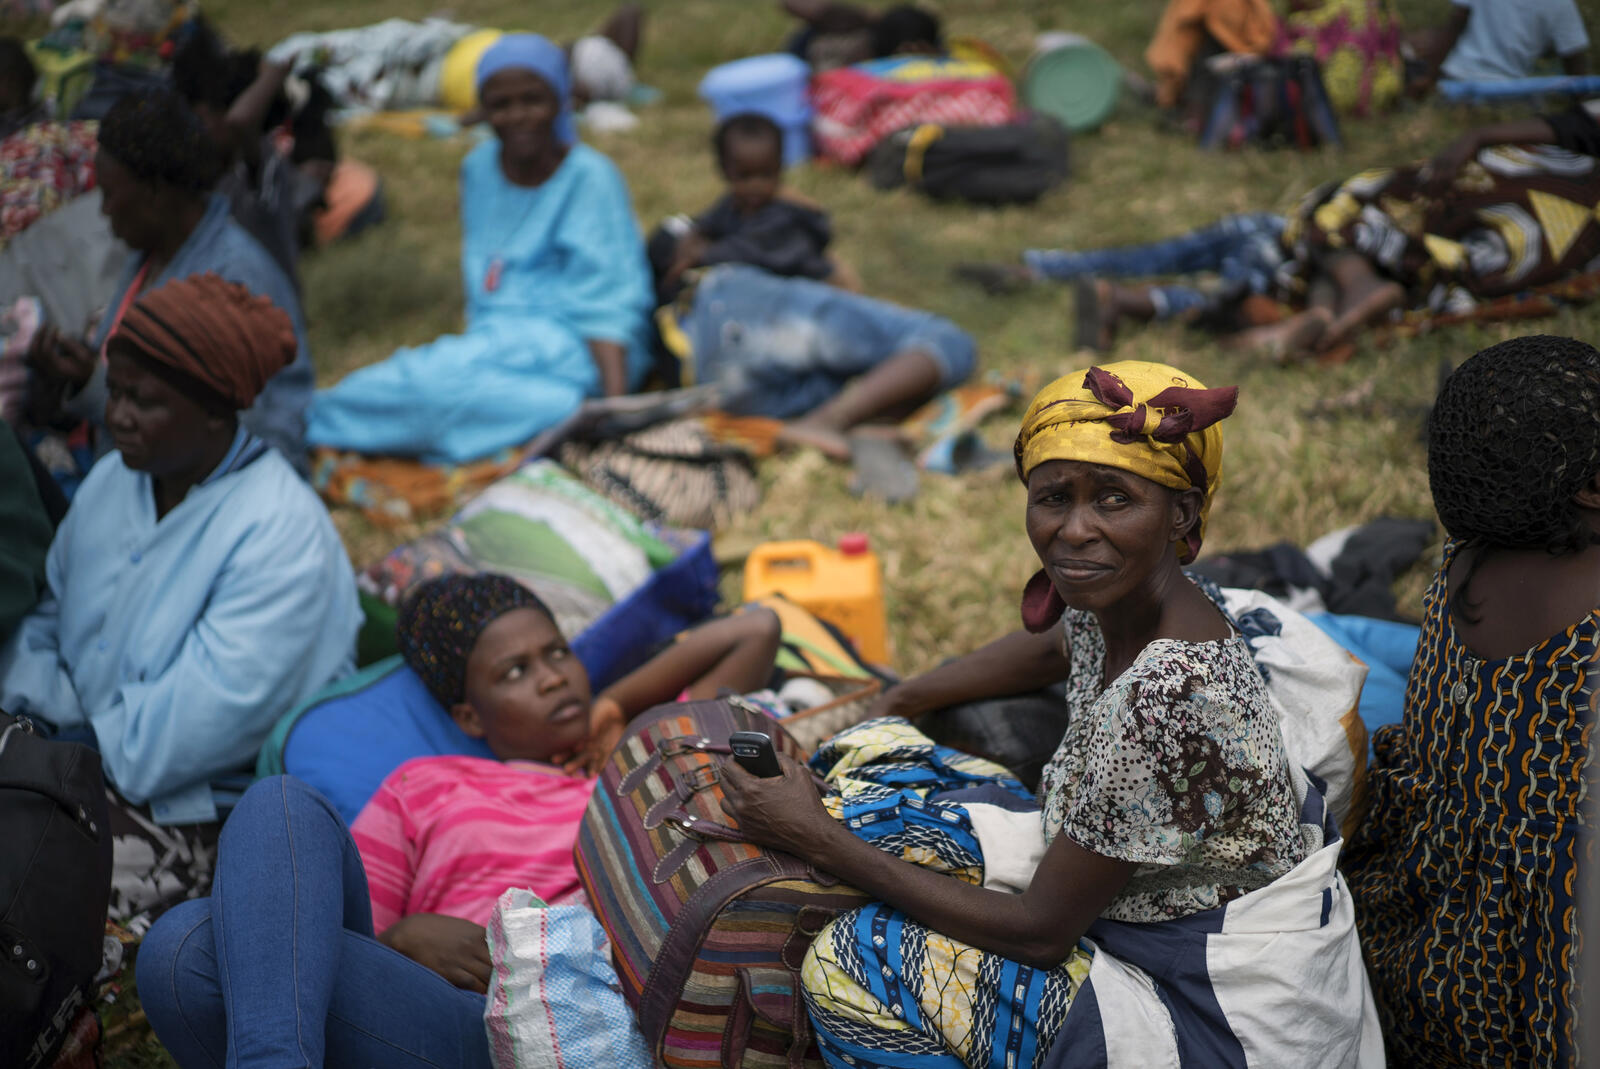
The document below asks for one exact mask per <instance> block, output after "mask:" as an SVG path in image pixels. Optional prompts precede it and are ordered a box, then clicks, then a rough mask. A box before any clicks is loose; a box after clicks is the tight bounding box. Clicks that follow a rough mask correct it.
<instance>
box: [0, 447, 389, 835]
mask: <svg viewBox="0 0 1600 1069" xmlns="http://www.w3.org/2000/svg"><path fill="white" fill-rule="evenodd" d="M46 575H47V578H48V581H49V590H48V592H47V593H46V595H45V597H44V599H43V600H42V601H41V602H40V603H39V605H38V606H37V607H36V608H35V609H34V610H33V612H32V613H30V614H29V615H28V616H27V618H26V619H24V620H23V622H22V625H21V626H20V627H19V628H18V629H17V633H16V634H15V635H14V636H12V639H11V641H10V642H9V643H8V644H7V645H5V646H4V647H0V707H3V708H4V709H5V710H6V711H7V712H10V713H17V714H23V713H25V714H27V715H28V716H30V717H33V718H35V719H38V720H42V721H44V722H45V723H48V724H51V725H53V726H55V727H56V728H58V729H60V730H62V731H64V732H82V731H83V730H85V729H92V730H93V732H94V736H95V738H96V739H97V740H98V744H99V747H100V754H101V757H102V760H103V762H104V765H105V770H106V776H107V778H108V779H109V780H110V781H111V783H112V784H113V785H115V786H116V788H117V789H118V790H119V791H121V792H122V794H123V795H124V796H125V797H126V798H127V799H128V800H129V801H131V802H134V803H138V804H142V803H144V802H146V801H149V802H152V803H153V806H152V808H153V809H154V810H155V811H156V813H157V816H158V818H159V817H160V816H161V814H162V812H163V811H164V809H165V810H168V811H170V810H171V807H172V806H173V804H174V802H175V800H179V799H182V800H183V816H185V817H186V818H187V820H174V821H173V822H187V821H188V820H205V819H215V810H214V808H211V803H212V795H211V790H210V787H209V783H210V782H211V781H212V780H213V779H216V778H217V777H219V776H221V775H223V774H225V773H229V772H233V771H236V770H238V769H240V768H243V767H246V766H248V765H250V764H251V763H252V762H253V761H254V760H255V756H256V751H257V750H259V749H260V747H261V743H262V741H263V740H264V739H265V738H266V735H267V732H268V731H270V730H271V729H272V725H273V724H274V723H276V722H277V720H278V718H279V717H280V716H282V715H283V714H284V713H285V712H287V711H288V710H289V709H290V708H291V707H292V706H295V705H297V704H299V703H300V702H302V701H304V700H305V699H306V698H308V697H310V696H311V695H312V694H314V693H315V692H316V691H318V690H319V689H321V688H322V687H323V686H325V685H326V684H328V683H330V682H332V681H333V680H334V679H336V678H338V677H339V676H342V675H345V674H347V673H349V672H350V671H351V670H352V669H353V667H354V653H355V637H356V631H357V630H358V629H359V628H360V625H361V608H360V605H359V602H358V600H357V597H356V584H355V576H354V574H353V573H352V571H351V569H350V560H349V558H348V557H346V556H345V551H344V545H343V544H342V543H341V542H340V541H339V535H338V532H337V531H335V530H334V527H333V523H332V521H331V520H329V518H328V512H327V509H325V508H324V507H323V505H322V502H321V501H319V500H318V499H317V496H316V494H314V493H313V492H312V490H311V488H310V487H309V486H307V485H306V483H305V481H304V480H302V479H301V478H300V477H299V476H297V475H296V474H295V472H294V471H293V469H291V468H290V467H289V465H288V463H287V462H286V461H285V460H284V459H283V457H282V456H280V455H279V454H278V453H277V452H275V451H274V450H271V449H268V448H267V447H266V446H265V444H263V443H262V442H261V440H260V439H258V438H256V437H255V436H253V435H251V434H249V433H248V432H246V431H244V430H243V428H241V429H240V433H239V435H238V437H237V438H236V439H235V442H234V446H233V449H232V450H231V451H230V453H229V455H228V457H227V458H225V459H224V460H223V462H222V463H221V464H220V465H218V467H217V470H216V471H215V472H213V473H212V474H211V475H210V476H209V477H208V478H207V479H206V481H205V482H203V483H201V484H200V485H198V486H196V487H194V488H193V489H192V490H190V491H189V495H188V496H187V497H186V498H184V500H183V501H182V502H180V503H179V504H178V506H177V507H176V508H174V509H173V510H172V511H170V512H168V513H167V514H166V515H165V516H163V517H162V518H161V519H160V520H157V519H156V511H155V495H154V491H153V488H152V485H151V480H150V476H149V475H147V474H145V473H143V472H136V471H131V470H129V469H128V468H127V467H126V466H125V465H124V464H123V462H122V454H120V453H110V454H107V455H106V456H105V457H103V458H102V459H101V460H100V461H99V463H97V464H96V465H95V466H94V468H93V470H92V471H90V473H89V476H88V478H86V479H85V480H84V483H83V486H82V488H80V489H79V491H78V494H77V497H76V499H75V500H74V502H73V505H72V508H71V509H70V510H69V511H68V512H67V516H66V519H65V520H63V521H62V523H61V527H60V529H59V530H58V531H57V532H56V537H55V541H54V542H53V543H52V544H51V546H50V555H49V558H48V561H47V562H46ZM196 806H198V808H196ZM208 810H209V813H208Z"/></svg>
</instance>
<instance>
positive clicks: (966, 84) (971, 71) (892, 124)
mask: <svg viewBox="0 0 1600 1069" xmlns="http://www.w3.org/2000/svg"><path fill="white" fill-rule="evenodd" d="M811 98H812V106H813V108H814V109H815V111H816V118H815V119H814V120H813V122H812V134H813V136H814V137H815V139H816V145H817V153H818V155H821V156H825V157H827V158H828V159H831V160H835V161H837V162H839V163H842V164H844V165H845V166H847V167H854V166H855V165H856V164H858V163H860V162H861V161H862V160H864V159H866V157H867V154H868V153H869V152H871V151H872V149H873V148H874V147H875V146H876V145H877V144H878V142H880V141H882V140H883V139H884V138H886V137H888V136H889V135H890V134H892V133H894V132H895V131H896V130H900V129H903V128H904V127H907V126H916V125H918V124H919V123H940V124H943V125H947V126H1003V125H1005V124H1006V123H1009V122H1011V121H1012V120H1014V119H1015V118H1016V114H1017V97H1016V90H1015V89H1014V88H1013V87H1012V85H1011V82H1010V80H1008V79H1007V78H1006V77H1005V75H1003V74H1001V73H1000V72H999V71H997V70H995V69H994V68H993V67H991V66H989V65H988V64H986V63H979V62H974V61H973V60H966V59H952V58H948V57H941V56H899V57H891V58H889V59H877V60H872V61H871V62H868V63H857V64H856V65H855V66H852V67H840V68H839V69H837V70H831V71H824V72H823V73H821V74H819V75H817V76H816V77H815V78H814V79H812V82H811Z"/></svg>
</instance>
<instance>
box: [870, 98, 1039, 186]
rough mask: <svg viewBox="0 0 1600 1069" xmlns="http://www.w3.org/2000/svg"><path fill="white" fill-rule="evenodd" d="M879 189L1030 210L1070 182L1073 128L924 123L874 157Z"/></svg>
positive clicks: (1029, 122)
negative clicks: (900, 189) (905, 188)
mask: <svg viewBox="0 0 1600 1069" xmlns="http://www.w3.org/2000/svg"><path fill="white" fill-rule="evenodd" d="M867 175H868V177H869V178H870V179H871V181H872V184H873V185H874V186H877V187H878V188H879V189H893V188H895V187H896V186H900V185H909V186H910V187H911V188H912V189H915V190H919V191H920V192H923V193H926V194H927V195H928V196H930V197H932V198H933V199H934V200H965V201H972V202H973V203H976V204H1027V203H1029V202H1031V201H1035V200H1038V199H1039V198H1040V197H1041V196H1043V195H1044V194H1045V193H1046V192H1048V191H1049V190H1051V189H1054V188H1055V187H1056V186H1057V185H1059V184H1060V183H1061V181H1062V179H1064V178H1066V176H1067V128H1066V127H1064V126H1062V125H1061V123H1059V122H1057V121H1056V120H1055V119H1053V118H1051V117H1050V116H1048V115H1034V116H1032V117H1030V118H1028V119H1025V120H1023V121H1021V122H1016V123H1010V124H1008V125H1006V126H942V125H940V124H938V123H923V124H922V125H920V126H908V127H906V128H905V129H904V130H899V131H896V132H895V133H893V134H890V135H889V136H888V137H886V138H884V139H883V140H882V141H880V142H879V143H878V147H877V148H875V149H873V150H872V155H871V156H869V157H868V158H867Z"/></svg>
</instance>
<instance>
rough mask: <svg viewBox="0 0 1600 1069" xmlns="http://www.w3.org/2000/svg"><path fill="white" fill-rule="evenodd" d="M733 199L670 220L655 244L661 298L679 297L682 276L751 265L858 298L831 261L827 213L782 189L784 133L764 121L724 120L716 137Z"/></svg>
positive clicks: (745, 116) (749, 115) (747, 116)
mask: <svg viewBox="0 0 1600 1069" xmlns="http://www.w3.org/2000/svg"><path fill="white" fill-rule="evenodd" d="M711 144H712V150H713V151H714V152H715V154H716V163H717V169H718V171H719V172H720V173H721V175H722V177H723V179H724V180H726V181H727V183H728V191H727V192H726V193H725V194H723V195H722V196H721V197H720V198H718V199H717V201H716V203H714V204H712V205H711V207H710V208H707V209H706V210H705V211H704V212H702V213H701V214H700V215H699V216H698V217H696V218H695V219H693V220H688V219H685V218H683V217H681V216H680V217H677V218H675V219H669V220H668V221H667V222H666V223H665V224H664V225H663V226H662V228H661V229H660V230H658V231H657V232H656V234H655V235H654V236H653V237H652V238H651V242H650V258H651V265H652V267H653V268H654V269H655V271H656V275H657V278H658V279H659V280H660V281H659V287H658V288H659V290H660V292H661V293H662V294H664V295H671V294H673V293H675V292H676V288H677V283H678V280H679V279H680V278H681V277H682V275H683V273H684V272H685V271H689V270H691V269H693V268H696V267H710V266H712V265H714V264H728V263H738V264H749V265H750V266H752V267H759V268H761V269H762V270H764V271H767V272H769V273H771V274H774V275H782V276H784V277H788V278H811V279H818V280H823V281H830V282H833V283H834V284H836V285H842V286H843V288H845V289H849V290H858V289H859V288H860V287H859V286H858V285H857V284H856V283H855V280H854V276H853V275H852V274H851V273H850V272H849V270H848V269H846V268H843V267H842V265H840V264H839V262H838V261H837V260H836V259H835V258H834V257H833V256H831V255H830V254H829V253H828V243H829V242H830V241H832V240H833V226H832V223H831V222H830V221H829V219H828V214H827V212H825V211H823V209H822V208H821V207H820V206H819V205H817V204H815V203H813V202H811V201H809V200H807V199H805V198H804V197H801V196H800V195H799V194H797V193H794V192H793V191H791V190H786V189H784V188H783V131H782V130H780V129H779V128H778V124H777V123H775V122H773V121H772V120H771V119H769V118H767V117H766V116H765V115H758V114H755V113H753V112H745V113H741V114H738V115H733V116H730V117H728V118H727V119H724V120H723V121H722V122H721V123H719V124H718V125H717V129H716V132H715V133H713V134H712V136H711Z"/></svg>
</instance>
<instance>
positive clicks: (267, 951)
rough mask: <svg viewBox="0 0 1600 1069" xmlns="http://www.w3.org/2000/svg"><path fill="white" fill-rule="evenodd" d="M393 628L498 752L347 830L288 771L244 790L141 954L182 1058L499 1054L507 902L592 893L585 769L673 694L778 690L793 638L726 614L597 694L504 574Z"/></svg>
mask: <svg viewBox="0 0 1600 1069" xmlns="http://www.w3.org/2000/svg"><path fill="white" fill-rule="evenodd" d="M398 631H399V638H400V649H401V654H402V656H403V657H404V659H405V661H406V663H407V664H408V665H409V666H410V667H411V668H412V670H413V671H415V672H416V673H417V674H418V675H419V676H420V677H421V678H422V680H423V681H424V682H425V683H426V684H427V686H428V689H429V690H430V691H431V692H432V693H433V695H434V697H436V698H438V700H439V703H440V704H441V705H442V706H444V708H445V709H447V710H448V711H449V713H450V716H451V718H452V719H454V720H455V722H456V724H458V725H459V726H460V728H461V730H462V731H463V732H464V733H466V734H467V735H470V736H472V737H474V738H481V739H484V740H485V741H486V742H487V743H488V744H489V748H490V750H491V751H492V752H493V753H494V755H495V759H493V760H491V759H487V758H480V757H460V756H447V757H424V758H419V759H416V760H413V761H408V762H406V763H405V764H403V765H401V766H400V767H399V768H398V769H396V770H395V771H394V772H393V773H391V774H390V775H389V777H388V778H387V779H386V780H384V782H383V785H382V786H381V787H379V789H378V792H377V794H376V795H375V796H374V797H373V799H372V801H371V802H369V803H368V804H367V806H366V808H365V809H363V810H362V812H361V814H360V815H359V816H357V818H356V820H355V822H354V824H353V825H351V827H350V828H349V829H348V830H347V829H346V828H345V825H344V822H343V821H342V820H341V819H340V818H339V816H338V813H337V811H336V810H335V809H334V808H333V806H332V805H331V804H330V803H328V802H327V801H326V800H325V799H324V798H323V797H322V796H321V795H319V794H318V793H317V792H316V791H314V790H312V789H311V788H310V787H308V786H306V785H305V784H304V783H302V782H300V781H299V780H296V779H294V778H293V777H290V776H279V777H274V778H271V779H265V780H261V781H259V782H257V783H256V784H255V785H253V786H252V787H251V788H250V789H249V790H248V791H247V792H246V793H245V795H244V798H243V799H242V800H241V801H240V803H239V805H238V806H237V808H235V810H234V812H233V814H232V816H230V817H229V819H228V822H227V824H226V825H225V826H224V828H223V830H222V837H221V842H220V844H219V850H218V859H217V873H216V878H215V882H214V884H213V889H212V896H211V897H210V898H208V899H197V900H193V901H190V902H186V903H184V904H183V905H182V906H180V907H178V908H177V909H174V910H172V911H171V912H170V913H168V914H167V915H166V916H165V917H163V918H162V919H161V920H160V921H158V922H157V923H156V925H155V926H154V927H153V928H152V929H151V931H150V933H149V935H148V936H147V937H146V939H145V942H144V945H143V946H142V948H141V950H140V954H139V962H138V980H139V995H140V998H141V1000H142V1002H143V1005H144V1008H145V1011H146V1013H147V1014H148V1015H149V1018H150V1022H151V1025H152V1027H154V1029H155V1032H156V1035H157V1037H159V1038H160V1039H161V1041H162V1042H163V1043H165V1044H166V1045H167V1047H168V1049H170V1050H171V1051H172V1053H173V1054H174V1056H175V1057H176V1058H177V1060H178V1063H179V1064H180V1065H182V1066H184V1067H186V1069H188V1067H190V1066H207V1065H221V1064H223V1063H224V1061H225V1060H226V1061H227V1062H228V1064H237V1065H241V1066H242V1065H255V1064H262V1065H266V1064H272V1065H281V1064H285V1062H284V1061H283V1060H282V1059H283V1058H285V1057H288V1058H293V1059H304V1060H303V1061H302V1060H295V1061H293V1064H296V1065H302V1064H303V1065H322V1064H324V1061H325V1060H326V1064H328V1065H381V1066H385V1067H390V1066H407V1065H413V1064H430V1065H451V1066H461V1067H463V1069H470V1067H477V1066H483V1067H487V1066H488V1065H489V1064H490V1063H489V1048H488V1041H487V1039H486V1037H485V1033H484V1029H483V1012H484V997H483V996H484V993H485V991H486V990H487V984H488V981H489V973H490V961H489V951H488V946H487V943H486V942H485V938H484V925H485V924H486V923H487V922H488V920H489V919H490V916H491V915H492V913H493V910H494V903H495V900H496V899H498V898H499V897H500V895H501V893H502V892H504V891H505V890H506V889H508V888H511V887H521V888H527V889H529V890H531V891H532V892H533V893H534V894H536V895H538V896H539V897H540V898H542V899H544V900H545V901H546V902H552V903H556V902H562V901H568V900H572V899H574V898H575V897H578V896H579V887H578V877H577V872H576V869H575V868H574V865H573V860H572V851H573V844H574V843H575V841H576V839H577V834H578V826H579V823H580V822H581V820H582V817H583V812H584V808H585V807H586V806H587V804H588V800H589V794H590V792H591V791H592V790H593V789H594V785H595V782H596V781H595V780H594V779H593V778H592V777H591V776H590V775H589V773H591V772H592V771H594V770H595V769H596V768H598V766H599V765H600V764H602V763H603V762H604V761H605V759H606V758H607V757H608V756H609V754H610V751H611V748H612V747H613V746H614V745H615V743H616V741H617V740H618V738H619V737H620V736H621V733H622V728H623V724H624V723H625V722H626V721H627V720H628V719H629V718H631V717H633V716H635V715H637V714H638V713H641V712H643V711H645V710H646V709H649V708H651V707H653V706H656V705H659V704H661V703H664V702H669V701H672V700H674V699H676V698H679V697H680V696H684V697H687V698H690V699H700V698H709V697H715V696H716V695H717V694H719V693H720V692H722V691H723V690H724V689H731V690H734V691H738V692H745V691H753V690H757V689H759V688H761V687H764V686H765V685H766V684H767V682H768V679H769V677H770V675H771V673H772V669H773V662H774V658H775V657H776V654H777V650H778V638H779V626H778V619H777V616H776V615H775V614H774V613H773V612H772V611H771V610H769V609H752V610H749V611H745V612H741V613H739V614H737V615H734V616H729V617H725V618H723V619H719V620H715V621H712V622H710V623H708V624H705V625H703V626H701V627H699V628H697V629H695V630H693V631H690V632H688V633H687V634H685V635H684V636H683V637H682V638H681V640H680V641H679V642H677V643H676V644H674V645H673V646H671V647H670V648H668V649H667V650H665V651H664V652H662V653H661V654H660V655H658V656H657V657H656V658H654V659H653V660H651V661H650V662H649V663H647V664H646V665H644V666H643V667H642V668H639V669H638V670H636V671H635V672H633V673H631V674H630V675H628V676H626V677H624V678H623V679H622V680H620V681H619V682H617V683H615V684H613V685H612V686H610V687H608V688H606V690H604V691H602V692H601V693H600V694H599V695H598V696H594V695H592V694H591V691H590V685H589V677H588V674H587V673H586V672H585V671H584V668H583V665H582V664H581V663H580V662H579V661H578V659H577V657H576V656H574V655H573V653H572V650H571V648H570V647H569V646H568V645H567V641H566V639H565V638H564V637H563V636H562V634H561V632H560V631H559V630H558V629H557V627H556V625H555V622H554V620H553V619H552V618H551V615H550V613H549V611H548V609H546V608H545V606H544V605H543V604H542V603H541V602H540V601H539V600H538V598H537V597H535V596H534V595H533V594H532V593H530V592H529V591H528V590H527V589H525V588H524V587H522V586H521V585H520V584H518V583H517V582H516V581H514V580H512V579H509V578H506V577H504V576H496V575H478V576H450V577H445V578H441V579H435V580H432V581H430V582H428V583H425V584H423V585H422V586H421V587H420V588H419V589H418V590H417V591H416V593H414V594H413V595H412V597H411V598H410V600H409V601H407V602H406V604H405V605H404V607H403V608H402V610H401V615H400V621H399V624H398ZM235 1051H237V1052H239V1060H237V1061H235V1060H234V1059H233V1057H231V1056H227V1057H225V1052H235ZM274 1058H276V1059H278V1060H273V1059H274ZM257 1059H259V1061H258V1060H257Z"/></svg>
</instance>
